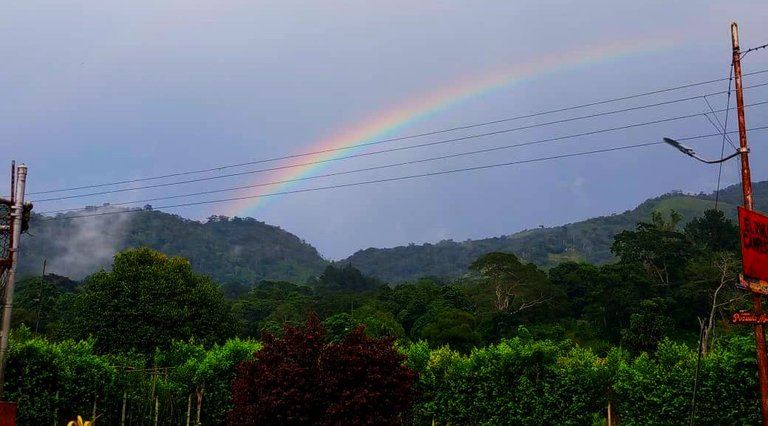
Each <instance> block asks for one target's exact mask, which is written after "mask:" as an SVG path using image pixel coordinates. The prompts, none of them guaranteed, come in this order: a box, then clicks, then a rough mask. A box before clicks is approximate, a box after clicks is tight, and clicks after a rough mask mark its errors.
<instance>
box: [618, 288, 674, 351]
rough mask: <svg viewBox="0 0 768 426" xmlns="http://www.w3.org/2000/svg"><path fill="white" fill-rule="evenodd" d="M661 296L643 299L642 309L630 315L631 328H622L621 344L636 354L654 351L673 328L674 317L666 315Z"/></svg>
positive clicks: (664, 304)
mask: <svg viewBox="0 0 768 426" xmlns="http://www.w3.org/2000/svg"><path fill="white" fill-rule="evenodd" d="M665 312H667V307H666V303H665V301H664V300H663V299H661V298H655V299H650V300H643V301H642V302H640V309H639V311H638V312H637V313H634V314H632V315H631V316H630V317H629V328H626V329H624V330H621V345H622V346H623V347H626V348H627V349H629V350H630V351H631V352H633V353H635V354H640V353H642V352H648V353H653V352H655V351H656V347H657V346H658V345H659V343H661V341H662V340H663V339H664V337H666V336H667V334H668V333H669V332H670V330H671V329H672V325H673V321H672V318H670V317H668V316H667V315H665Z"/></svg>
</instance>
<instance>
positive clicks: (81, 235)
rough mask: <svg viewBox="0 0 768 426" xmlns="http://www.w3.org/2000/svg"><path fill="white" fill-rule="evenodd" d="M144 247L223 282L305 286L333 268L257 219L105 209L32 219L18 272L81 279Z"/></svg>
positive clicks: (297, 241) (299, 242) (304, 245)
mask: <svg viewBox="0 0 768 426" xmlns="http://www.w3.org/2000/svg"><path fill="white" fill-rule="evenodd" d="M76 216H80V217H76ZM141 246H147V247H151V248H153V249H156V250H160V251H162V252H163V253H166V254H168V255H173V256H183V257H186V258H187V259H189V260H190V262H191V263H192V267H193V269H194V270H195V271H196V272H197V273H201V274H205V275H208V276H210V277H211V278H213V279H214V280H215V281H217V282H219V283H222V284H227V283H240V284H251V283H253V282H255V281H259V280H287V281H292V282H297V283H304V282H305V281H306V280H307V279H308V278H309V277H311V276H316V275H319V274H320V273H321V272H322V271H323V269H324V268H325V267H326V266H327V264H328V262H327V261H326V260H324V259H323V258H322V257H321V256H320V255H319V254H318V252H317V250H316V249H315V248H314V247H312V246H310V245H309V244H307V243H306V242H304V241H302V240H301V239H299V238H298V237H296V236H295V235H293V234H291V233H289V232H287V231H284V230H282V229H280V228H279V227H276V226H272V225H267V224H265V223H263V222H259V221H257V220H255V219H252V218H245V219H242V218H233V219H229V218H226V217H223V216H212V217H210V218H208V220H207V221H206V222H204V223H201V222H198V221H193V220H189V219H184V218H182V217H179V216H176V215H172V214H168V213H163V212H159V211H152V210H150V209H146V210H132V211H126V210H125V209H116V208H114V207H109V206H102V207H91V208H89V209H88V210H87V211H85V212H77V213H68V214H63V215H59V216H56V217H53V218H51V217H44V216H40V215H34V216H33V218H32V221H31V227H30V231H29V234H28V235H25V236H24V237H23V238H22V241H21V256H20V262H19V269H18V271H19V275H22V276H24V275H39V274H40V273H41V272H42V269H41V268H42V265H43V260H46V261H47V271H48V272H53V273H56V274H59V275H64V276H67V277H70V278H74V279H82V278H83V277H85V276H87V275H90V274H92V273H94V272H96V271H98V270H99V269H101V268H108V267H109V266H110V265H111V264H112V256H114V254H115V253H116V252H118V251H120V250H124V249H126V248H129V247H141Z"/></svg>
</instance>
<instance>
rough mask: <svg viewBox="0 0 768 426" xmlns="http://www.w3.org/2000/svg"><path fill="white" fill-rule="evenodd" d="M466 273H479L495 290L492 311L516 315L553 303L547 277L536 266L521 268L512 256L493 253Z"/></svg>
mask: <svg viewBox="0 0 768 426" xmlns="http://www.w3.org/2000/svg"><path fill="white" fill-rule="evenodd" d="M469 270H470V271H473V272H477V273H479V274H480V275H481V276H482V277H483V278H484V279H485V280H486V281H487V282H488V283H489V284H490V285H491V287H492V288H493V290H494V293H495V294H494V295H495V297H494V307H495V308H496V310H498V311H501V312H508V313H512V314H516V313H519V312H521V311H524V310H526V309H530V308H533V307H534V306H537V305H541V304H543V303H546V302H548V301H549V300H551V299H552V295H551V294H549V292H548V290H549V289H547V288H546V287H545V285H546V284H548V283H546V281H547V277H546V274H544V273H543V272H541V271H540V270H539V269H538V268H536V266H534V265H531V264H528V265H524V264H523V263H521V262H520V260H518V258H517V256H515V255H514V254H511V253H500V252H493V253H488V254H485V255H483V256H480V257H479V258H477V260H475V261H474V262H472V264H471V265H470V266H469Z"/></svg>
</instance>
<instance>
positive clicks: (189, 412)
mask: <svg viewBox="0 0 768 426" xmlns="http://www.w3.org/2000/svg"><path fill="white" fill-rule="evenodd" d="M191 419H192V394H189V395H188V396H187V423H186V426H189V422H190V420H191Z"/></svg>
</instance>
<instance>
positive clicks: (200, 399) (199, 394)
mask: <svg viewBox="0 0 768 426" xmlns="http://www.w3.org/2000/svg"><path fill="white" fill-rule="evenodd" d="M195 392H196V394H197V416H196V417H195V426H200V425H202V423H201V422H200V414H201V413H202V410H203V392H205V384H203V385H202V386H200V387H199V388H198V389H197V390H196V391H195Z"/></svg>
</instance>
